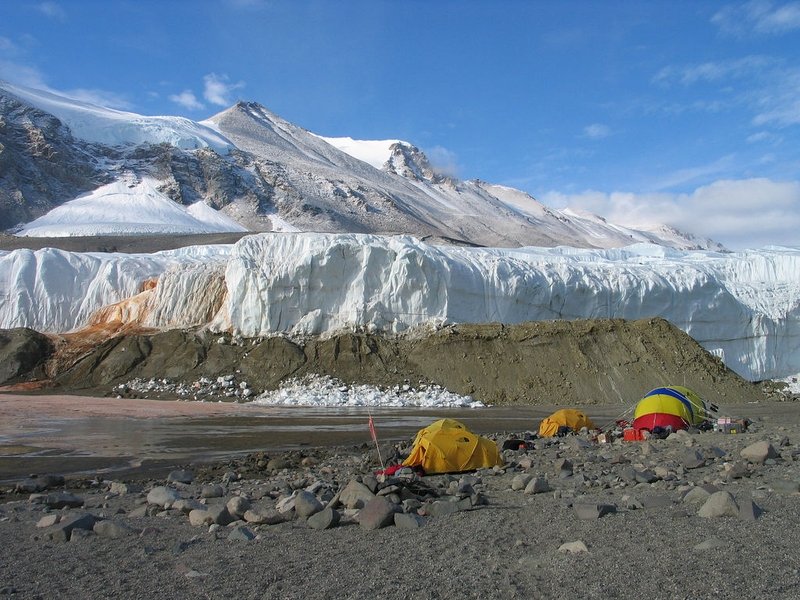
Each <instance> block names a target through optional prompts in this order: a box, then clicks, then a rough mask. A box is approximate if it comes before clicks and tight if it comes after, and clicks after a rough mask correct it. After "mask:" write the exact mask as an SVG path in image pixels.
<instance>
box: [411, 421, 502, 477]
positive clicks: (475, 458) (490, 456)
mask: <svg viewBox="0 0 800 600" xmlns="http://www.w3.org/2000/svg"><path fill="white" fill-rule="evenodd" d="M501 464H503V461H502V460H501V459H500V452H499V451H498V450H497V445H496V444H495V443H494V442H493V441H492V440H490V439H487V438H485V437H481V436H479V435H475V434H474V433H472V432H471V431H470V430H469V429H467V428H466V427H465V426H464V424H463V423H459V422H458V421H455V420H454V419H441V420H439V421H436V422H435V423H432V424H431V425H428V426H427V427H426V428H424V429H420V430H419V432H417V437H416V438H415V439H414V447H413V448H412V449H411V454H410V455H409V457H408V458H407V459H406V460H405V461H403V466H406V467H417V466H419V467H422V469H423V470H424V471H425V473H428V474H434V473H458V472H460V471H472V470H474V469H482V468H486V467H493V466H495V465H501Z"/></svg>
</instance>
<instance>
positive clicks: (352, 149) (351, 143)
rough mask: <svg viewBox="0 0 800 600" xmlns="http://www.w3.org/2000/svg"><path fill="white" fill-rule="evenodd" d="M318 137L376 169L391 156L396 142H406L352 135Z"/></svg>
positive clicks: (380, 167) (382, 165)
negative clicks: (356, 138)
mask: <svg viewBox="0 0 800 600" xmlns="http://www.w3.org/2000/svg"><path fill="white" fill-rule="evenodd" d="M317 137H319V138H320V139H322V140H325V141H326V142H328V143H329V144H330V145H331V146H333V147H334V148H338V149H339V150H341V151H342V152H344V153H346V154H349V155H350V156H352V157H353V158H357V159H358V160H361V161H364V162H365V163H367V164H368V165H372V166H373V167H375V168H376V169H382V168H383V167H384V165H385V164H386V162H387V161H388V160H389V159H390V158H391V156H392V146H393V145H394V144H404V143H405V142H402V141H401V140H354V139H353V138H351V137H324V136H321V135H320V136H317Z"/></svg>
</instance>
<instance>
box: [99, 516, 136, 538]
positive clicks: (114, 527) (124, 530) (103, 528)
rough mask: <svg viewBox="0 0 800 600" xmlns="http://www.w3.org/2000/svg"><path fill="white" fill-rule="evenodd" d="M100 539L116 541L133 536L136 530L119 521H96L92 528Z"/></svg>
mask: <svg viewBox="0 0 800 600" xmlns="http://www.w3.org/2000/svg"><path fill="white" fill-rule="evenodd" d="M92 529H93V531H94V532H95V533H96V534H97V535H98V536H100V537H104V538H112V539H118V538H123V537H127V536H130V535H135V534H136V533H137V532H136V530H135V529H134V528H133V527H131V526H130V525H128V524H126V523H122V522H120V521H112V520H108V521H97V522H96V523H95V524H94V527H93V528H92Z"/></svg>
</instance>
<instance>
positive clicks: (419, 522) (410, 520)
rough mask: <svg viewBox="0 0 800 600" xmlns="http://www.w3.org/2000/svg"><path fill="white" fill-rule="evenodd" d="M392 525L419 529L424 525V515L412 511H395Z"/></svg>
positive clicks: (400, 527)
mask: <svg viewBox="0 0 800 600" xmlns="http://www.w3.org/2000/svg"><path fill="white" fill-rule="evenodd" d="M394 526H395V527H397V528H399V529H419V528H420V527H424V526H425V517H421V516H420V515H417V514H414V513H395V515H394Z"/></svg>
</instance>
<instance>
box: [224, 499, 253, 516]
mask: <svg viewBox="0 0 800 600" xmlns="http://www.w3.org/2000/svg"><path fill="white" fill-rule="evenodd" d="M225 507H226V508H227V509H228V512H229V513H230V514H231V516H234V517H236V518H237V519H241V518H242V517H244V513H246V512H247V511H248V510H249V509H250V500H248V499H247V498H244V497H242V496H234V497H233V498H231V499H230V500H228V501H227V502H226V503H225Z"/></svg>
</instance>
